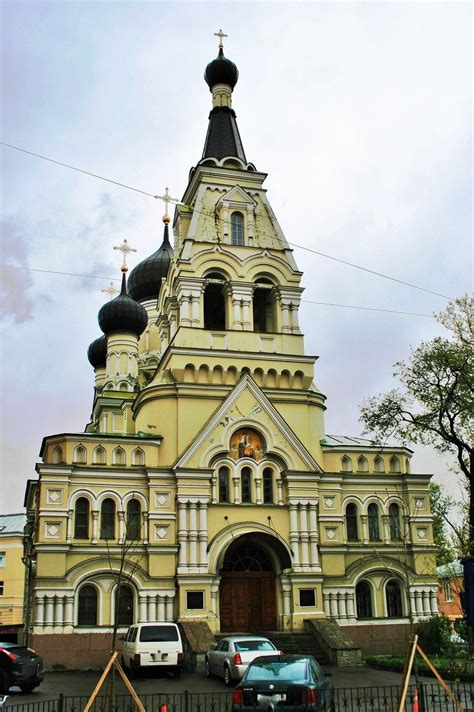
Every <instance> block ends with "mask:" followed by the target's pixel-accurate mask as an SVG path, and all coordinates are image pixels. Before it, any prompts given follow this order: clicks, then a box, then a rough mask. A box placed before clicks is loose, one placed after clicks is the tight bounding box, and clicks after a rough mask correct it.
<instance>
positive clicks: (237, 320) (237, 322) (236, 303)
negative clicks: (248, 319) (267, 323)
mask: <svg viewBox="0 0 474 712" xmlns="http://www.w3.org/2000/svg"><path fill="white" fill-rule="evenodd" d="M232 319H233V321H232V328H233V329H235V331H242V319H241V302H240V299H239V298H237V297H233V299H232Z"/></svg>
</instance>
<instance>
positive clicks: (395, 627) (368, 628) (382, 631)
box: [341, 621, 410, 655]
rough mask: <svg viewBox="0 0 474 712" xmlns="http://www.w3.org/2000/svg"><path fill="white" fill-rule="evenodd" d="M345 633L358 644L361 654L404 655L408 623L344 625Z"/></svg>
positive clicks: (407, 636)
mask: <svg viewBox="0 0 474 712" xmlns="http://www.w3.org/2000/svg"><path fill="white" fill-rule="evenodd" d="M341 628H342V630H343V632H344V634H345V635H347V636H348V637H349V638H351V640H353V641H354V643H356V645H358V646H359V647H360V648H361V650H362V655H404V654H405V653H406V646H407V641H408V639H409V636H410V625H409V623H407V622H405V621H399V622H398V621H397V623H395V624H391V625H370V623H367V624H366V625H345V626H341Z"/></svg>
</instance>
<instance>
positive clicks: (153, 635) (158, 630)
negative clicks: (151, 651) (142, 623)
mask: <svg viewBox="0 0 474 712" xmlns="http://www.w3.org/2000/svg"><path fill="white" fill-rule="evenodd" d="M140 640H141V641H142V642H144V643H161V642H166V641H171V640H178V631H177V630H176V628H175V627H174V625H149V626H146V627H145V628H142V629H141V630H140Z"/></svg>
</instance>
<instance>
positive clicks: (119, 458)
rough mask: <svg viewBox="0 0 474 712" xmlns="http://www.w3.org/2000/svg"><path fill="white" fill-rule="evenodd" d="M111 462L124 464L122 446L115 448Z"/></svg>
mask: <svg viewBox="0 0 474 712" xmlns="http://www.w3.org/2000/svg"><path fill="white" fill-rule="evenodd" d="M112 462H113V464H114V465H125V450H124V449H123V448H121V447H116V448H115V450H114V452H113V455H112Z"/></svg>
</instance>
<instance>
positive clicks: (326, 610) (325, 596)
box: [323, 593, 331, 616]
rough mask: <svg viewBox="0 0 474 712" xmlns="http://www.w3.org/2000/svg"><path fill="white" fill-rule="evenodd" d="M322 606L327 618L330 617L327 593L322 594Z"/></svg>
mask: <svg viewBox="0 0 474 712" xmlns="http://www.w3.org/2000/svg"><path fill="white" fill-rule="evenodd" d="M323 606H324V612H325V614H326V615H327V616H330V615H331V608H330V605H329V593H323Z"/></svg>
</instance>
